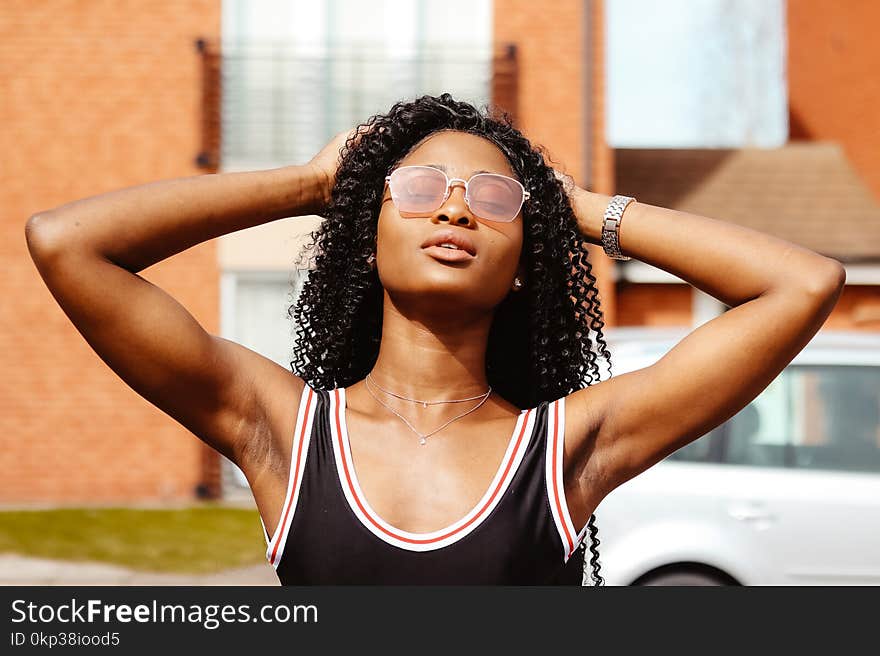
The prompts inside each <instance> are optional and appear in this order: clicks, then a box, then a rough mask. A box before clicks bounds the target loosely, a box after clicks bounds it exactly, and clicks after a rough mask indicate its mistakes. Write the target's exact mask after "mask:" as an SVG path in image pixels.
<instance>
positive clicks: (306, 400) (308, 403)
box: [260, 383, 317, 569]
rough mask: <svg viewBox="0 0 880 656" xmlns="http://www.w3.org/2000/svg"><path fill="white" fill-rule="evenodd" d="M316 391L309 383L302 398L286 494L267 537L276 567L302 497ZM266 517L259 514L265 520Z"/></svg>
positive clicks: (269, 558)
mask: <svg viewBox="0 0 880 656" xmlns="http://www.w3.org/2000/svg"><path fill="white" fill-rule="evenodd" d="M316 406H317V395H316V394H315V390H313V389H312V388H311V387H309V385H308V383H306V385H305V387H304V388H303V393H302V397H301V398H300V402H299V412H298V413H297V415H296V426H295V429H294V432H293V446H292V448H291V452H290V473H289V474H288V478H287V494H286V496H285V498H284V506H282V510H281V517H280V518H279V520H278V526H277V527H276V528H275V534H274V535H273V536H272V539H271V540H270V539H268V538H267V548H266V559H267V560H268V561H269V563H270V564H271V565H272V567H274V568H275V569H278V564H279V563H280V562H281V555H282V554H283V553H284V545H285V544H286V543H287V534H288V532H289V531H290V525H291V523H292V522H293V514H294V512H295V510H296V502H297V500H298V499H299V488H300V486H301V484H302V479H303V472H304V471H305V467H306V455H307V454H308V452H309V442H311V439H312V424H313V423H314V419H315V407H316ZM262 521H263V518H262V517H260V522H261V523H262ZM263 535H266V525H265V524H263Z"/></svg>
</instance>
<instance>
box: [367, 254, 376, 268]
mask: <svg viewBox="0 0 880 656" xmlns="http://www.w3.org/2000/svg"><path fill="white" fill-rule="evenodd" d="M375 261H376V254H375V253H370V257H368V258H367V264H369V265H370V267H372V266H373V263H374V262H375Z"/></svg>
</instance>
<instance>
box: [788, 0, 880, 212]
mask: <svg viewBox="0 0 880 656" xmlns="http://www.w3.org/2000/svg"><path fill="white" fill-rule="evenodd" d="M787 11H788V92H789V105H790V119H791V137H792V139H811V140H816V141H819V140H833V141H838V142H840V143H841V144H843V147H844V150H845V151H846V154H847V156H848V158H849V160H850V161H851V162H852V164H853V166H854V167H855V169H856V170H857V171H858V172H859V174H860V175H861V177H862V179H863V180H864V181H865V182H866V183H867V184H868V186H869V187H870V188H871V190H872V191H873V192H874V195H875V196H876V197H877V198H878V199H880V76H878V75H877V64H878V62H880V40H878V39H877V26H878V25H880V3H878V2H876V1H875V0H851V1H849V2H835V1H834V0H796V1H792V2H788V3H787Z"/></svg>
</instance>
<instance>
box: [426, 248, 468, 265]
mask: <svg viewBox="0 0 880 656" xmlns="http://www.w3.org/2000/svg"><path fill="white" fill-rule="evenodd" d="M422 250H423V251H425V253H427V254H428V255H430V256H431V257H433V258H434V259H437V260H443V261H444V262H465V261H467V260H473V259H474V258H475V256H474V255H471V254H470V253H468V252H467V251H466V250H462V249H460V248H459V249H455V248H444V247H443V246H425V247H424V248H423V249H422Z"/></svg>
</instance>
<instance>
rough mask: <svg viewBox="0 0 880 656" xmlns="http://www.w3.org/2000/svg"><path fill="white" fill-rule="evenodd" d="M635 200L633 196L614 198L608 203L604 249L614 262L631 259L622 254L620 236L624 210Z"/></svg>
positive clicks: (603, 231) (603, 239)
mask: <svg viewBox="0 0 880 656" xmlns="http://www.w3.org/2000/svg"><path fill="white" fill-rule="evenodd" d="M634 200H635V198H633V197H632V196H620V195H618V196H614V198H612V199H611V202H610V203H608V207H607V208H605V217H604V218H603V219H602V248H603V249H604V250H605V254H606V255H608V257H610V258H611V259H613V260H629V259H631V258H629V257H627V256H626V255H624V254H623V253H621V252H620V242H619V240H618V235H619V234H620V219H621V217H622V216H623V210H625V209H626V206H627V205H629V204H630V203H631V202H633V201H634Z"/></svg>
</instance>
